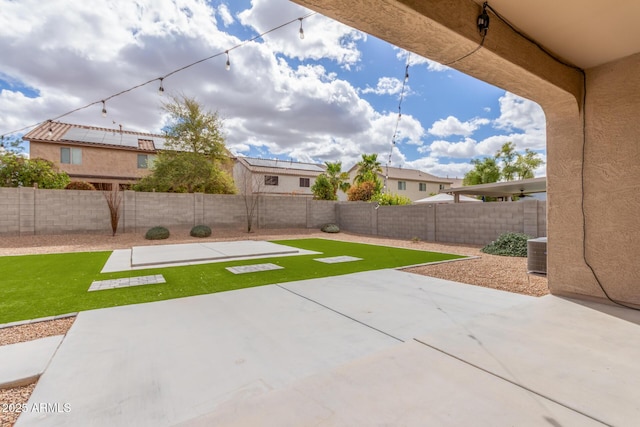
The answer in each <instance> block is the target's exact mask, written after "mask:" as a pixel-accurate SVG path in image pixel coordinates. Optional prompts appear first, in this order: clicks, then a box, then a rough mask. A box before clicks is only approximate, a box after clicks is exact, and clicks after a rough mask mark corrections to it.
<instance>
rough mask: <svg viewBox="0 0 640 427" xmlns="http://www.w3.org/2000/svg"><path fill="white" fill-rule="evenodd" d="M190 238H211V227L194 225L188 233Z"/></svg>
mask: <svg viewBox="0 0 640 427" xmlns="http://www.w3.org/2000/svg"><path fill="white" fill-rule="evenodd" d="M189 234H190V235H191V236H192V237H209V236H211V227H209V226H208V225H202V224H201V225H196V226H195V227H193V228H192V229H191V232H190V233H189Z"/></svg>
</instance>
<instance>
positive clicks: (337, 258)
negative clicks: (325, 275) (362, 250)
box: [313, 255, 362, 264]
mask: <svg viewBox="0 0 640 427" xmlns="http://www.w3.org/2000/svg"><path fill="white" fill-rule="evenodd" d="M313 260H314V261H319V262H324V263H325V264H337V263H341V262H351V261H362V258H356V257H354V256H348V255H341V256H333V257H327V258H314V259H313Z"/></svg>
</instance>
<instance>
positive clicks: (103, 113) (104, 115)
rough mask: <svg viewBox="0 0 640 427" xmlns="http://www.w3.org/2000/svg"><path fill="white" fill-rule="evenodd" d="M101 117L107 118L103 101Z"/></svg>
mask: <svg viewBox="0 0 640 427" xmlns="http://www.w3.org/2000/svg"><path fill="white" fill-rule="evenodd" d="M102 117H107V107H106V105H105V103H104V101H102Z"/></svg>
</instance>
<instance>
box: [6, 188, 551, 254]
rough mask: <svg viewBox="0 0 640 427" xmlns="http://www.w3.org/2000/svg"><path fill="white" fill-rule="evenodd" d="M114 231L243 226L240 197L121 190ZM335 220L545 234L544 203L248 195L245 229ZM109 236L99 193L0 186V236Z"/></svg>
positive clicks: (382, 227)
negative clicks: (250, 211)
mask: <svg viewBox="0 0 640 427" xmlns="http://www.w3.org/2000/svg"><path fill="white" fill-rule="evenodd" d="M122 196H123V197H122V202H121V207H120V222H119V226H118V232H120V233H123V232H124V233H144V232H145V231H146V230H147V229H149V228H151V227H154V226H157V225H162V226H165V227H167V228H169V229H188V228H190V227H192V226H194V225H198V224H207V225H209V226H210V227H212V228H213V229H214V234H215V229H216V228H227V229H229V228H232V229H238V230H243V229H246V224H247V213H246V212H247V209H246V205H245V198H244V196H241V195H217V194H201V193H196V194H169V193H139V192H134V191H124V192H123V193H122ZM326 223H337V224H338V225H339V226H340V228H341V230H343V231H348V232H352V233H357V234H365V235H373V236H381V237H392V238H401V239H411V238H419V239H421V240H427V241H435V242H447V243H466V244H477V245H484V244H487V243H489V242H491V241H492V240H494V239H495V238H496V237H498V236H499V235H500V234H501V233H504V232H510V231H512V232H523V233H527V234H529V235H531V236H533V237H541V236H546V203H545V202H541V201H537V200H525V201H522V202H518V203H507V202H505V203H461V204H421V205H408V206H379V207H378V208H377V209H376V208H375V205H374V204H371V203H365V202H333V201H321V200H311V199H309V198H302V197H293V196H266V197H259V198H257V199H256V206H255V209H254V218H253V227H254V228H262V229H278V228H320V226H322V224H326ZM88 232H91V233H110V232H111V223H110V216H109V208H108V206H107V203H106V200H105V198H104V196H103V195H102V193H101V192H99V191H77V190H42V189H33V188H0V236H2V235H5V236H6V235H33V234H63V233H88Z"/></svg>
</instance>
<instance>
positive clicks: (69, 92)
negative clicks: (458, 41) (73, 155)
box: [0, 0, 546, 177]
mask: <svg viewBox="0 0 640 427" xmlns="http://www.w3.org/2000/svg"><path fill="white" fill-rule="evenodd" d="M87 3H88V2H82V1H77V0H49V1H47V2H46V3H42V2H40V1H39V0H22V1H20V2H14V1H10V0H0V10H2V11H3V13H2V14H1V15H0V40H2V41H1V42H0V43H1V44H2V50H3V52H5V54H3V61H2V65H0V133H3V134H6V133H8V132H10V131H12V130H14V129H19V128H22V127H24V126H28V125H31V124H34V123H38V122H40V121H43V120H47V119H49V118H52V117H56V116H58V115H60V114H63V113H65V112H67V111H70V110H73V109H75V108H77V107H80V106H83V105H86V104H89V103H91V102H94V101H99V100H101V99H104V98H106V97H108V96H110V95H112V94H114V93H117V92H119V91H120V90H123V89H126V88H129V87H132V86H134V85H136V84H139V83H142V82H144V81H147V80H150V79H153V78H155V77H160V76H163V75H165V74H167V73H169V72H171V71H172V70H175V69H177V68H179V67H181V66H183V65H186V64H189V63H191V62H194V61H197V60H199V59H202V58H205V57H208V56H211V55H214V54H216V53H220V52H224V51H225V50H227V49H229V48H232V47H233V46H236V45H238V44H239V43H241V42H242V41H244V40H247V39H248V38H251V37H253V36H255V35H256V34H259V33H261V32H264V31H266V30H269V29H271V28H274V27H276V26H278V25H280V24H283V23H284V22H287V21H289V20H292V19H296V18H298V17H301V16H304V15H305V14H307V13H309V11H308V10H306V9H304V8H301V7H300V6H298V5H296V4H294V3H290V2H289V1H287V0H252V1H249V0H233V1H231V0H225V1H221V0H212V1H204V0H139V1H137V2H135V3H134V2H124V1H113V2H112V1H105V2H99V3H97V4H87ZM36 9H37V10H38V11H39V13H37V14H34V13H32V11H33V10H36ZM303 28H304V32H305V38H304V40H301V39H300V38H299V37H298V30H299V23H298V22H294V23H293V24H291V25H289V26H286V27H284V28H282V29H279V30H277V31H275V32H273V33H270V34H268V35H267V36H265V37H264V39H259V40H257V41H255V42H252V43H249V44H246V45H244V46H242V47H239V48H237V49H234V50H232V51H231V52H230V62H231V69H230V70H229V71H226V70H225V69H224V62H225V59H226V58H225V56H224V55H222V56H220V57H217V58H213V59H211V60H209V61H206V62H203V63H201V64H199V65H197V66H194V67H191V68H189V69H188V70H185V71H183V72H180V73H177V74H175V75H173V76H171V77H169V78H167V79H165V81H164V87H165V89H166V93H168V94H180V93H181V94H184V95H187V96H190V97H195V98H196V99H198V101H200V102H201V103H202V104H204V105H205V106H206V107H207V108H208V109H210V110H213V111H218V112H219V114H220V115H221V116H222V117H223V118H224V122H225V132H226V135H227V146H228V147H229V148H230V149H231V150H232V151H233V152H234V153H236V154H240V155H248V156H257V157H266V158H281V159H290V158H292V159H294V160H299V161H313V162H324V161H342V163H343V168H344V169H347V168H349V167H350V166H352V165H353V164H354V163H355V162H356V161H357V159H358V158H359V157H360V155H361V154H362V153H378V154H379V159H380V160H381V161H382V163H383V164H386V162H387V159H388V155H389V150H390V148H391V140H392V136H393V132H394V129H395V124H396V120H397V111H398V99H399V90H400V87H401V85H402V80H403V78H404V68H405V62H406V55H407V52H405V51H403V50H400V49H398V48H396V47H394V46H392V45H390V44H388V43H386V42H384V41H382V40H379V39H377V38H375V37H372V36H370V35H367V34H364V33H361V32H359V31H357V30H354V29H352V28H349V27H346V26H344V25H342V24H340V23H337V22H335V21H333V20H331V19H329V18H326V17H323V16H321V15H317V14H316V15H313V16H311V17H309V18H307V19H305V20H304V21H303ZM410 64H411V65H410V68H409V79H408V81H407V91H406V93H405V98H404V101H403V104H402V112H403V116H402V119H401V121H400V125H399V137H398V138H397V140H396V141H397V144H396V146H395V149H394V151H393V153H392V156H391V164H390V165H391V166H396V167H397V166H402V167H407V168H415V169H421V170H423V171H426V172H429V173H433V174H435V175H439V176H449V177H456V176H457V177H462V176H463V175H464V173H465V172H466V171H468V170H469V169H470V167H471V166H470V164H469V162H470V160H471V159H473V158H480V157H483V156H487V155H492V154H493V153H495V151H496V150H497V149H498V148H499V147H500V146H501V145H502V144H503V143H504V142H507V141H513V142H514V143H515V144H516V146H517V148H518V150H520V151H523V150H524V149H525V148H530V149H533V150H535V151H537V152H539V153H540V154H541V156H542V158H543V159H546V156H545V144H546V143H545V123H544V114H543V113H542V110H541V109H540V108H539V107H538V106H537V105H536V104H534V103H532V102H530V101H528V100H524V99H522V98H519V97H517V96H515V95H513V94H510V93H507V92H505V91H504V90H501V89H499V88H496V87H493V86H490V85H487V84H485V83H483V82H481V81H478V80H476V79H473V78H471V77H469V76H466V75H464V74H462V73H459V72H457V71H455V70H453V69H450V68H447V67H443V66H440V65H439V64H436V63H433V62H431V61H428V60H427V59H425V58H421V57H418V56H416V55H411V56H410ZM157 87H158V84H157V83H156V82H154V83H152V84H150V85H147V86H145V87H142V88H140V89H137V90H135V91H132V92H130V93H127V94H125V95H123V96H119V97H117V98H114V99H112V100H110V101H108V102H107V110H108V112H109V113H108V115H107V117H106V118H103V117H101V115H100V109H101V106H94V107H91V108H88V109H86V110H82V111H79V112H77V113H74V114H72V115H69V116H66V117H64V118H62V119H60V120H61V121H64V122H70V123H78V124H86V125H93V126H101V127H114V128H118V126H119V125H122V126H123V128H124V129H130V130H139V131H145V132H154V133H155V132H160V131H161V129H162V127H163V125H164V123H165V122H166V119H167V118H166V116H165V115H164V113H163V112H162V110H161V103H162V102H163V101H166V100H167V97H159V96H158V95H157ZM537 175H544V167H543V168H541V169H540V170H538V171H537Z"/></svg>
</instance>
